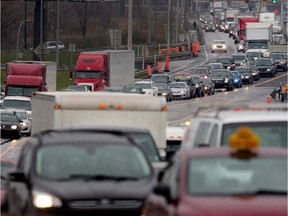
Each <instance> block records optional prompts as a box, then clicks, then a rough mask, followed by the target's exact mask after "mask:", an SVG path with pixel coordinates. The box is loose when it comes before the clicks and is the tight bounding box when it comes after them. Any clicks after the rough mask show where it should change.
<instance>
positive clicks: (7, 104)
mask: <svg viewBox="0 0 288 216" xmlns="http://www.w3.org/2000/svg"><path fill="white" fill-rule="evenodd" d="M2 107H3V108H4V109H9V108H11V109H25V110H31V102H30V101H24V100H8V99H7V100H5V99H4V100H3V104H2Z"/></svg>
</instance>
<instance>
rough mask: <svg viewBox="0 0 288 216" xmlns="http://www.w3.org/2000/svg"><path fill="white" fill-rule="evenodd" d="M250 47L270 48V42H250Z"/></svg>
mask: <svg viewBox="0 0 288 216" xmlns="http://www.w3.org/2000/svg"><path fill="white" fill-rule="evenodd" d="M248 49H268V43H249V44H248Z"/></svg>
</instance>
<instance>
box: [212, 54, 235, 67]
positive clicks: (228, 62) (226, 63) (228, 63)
mask: <svg viewBox="0 0 288 216" xmlns="http://www.w3.org/2000/svg"><path fill="white" fill-rule="evenodd" d="M216 63H222V65H223V67H224V68H225V69H230V70H233V69H234V68H235V66H236V65H235V61H234V59H233V58H232V57H220V58H217V60H216Z"/></svg>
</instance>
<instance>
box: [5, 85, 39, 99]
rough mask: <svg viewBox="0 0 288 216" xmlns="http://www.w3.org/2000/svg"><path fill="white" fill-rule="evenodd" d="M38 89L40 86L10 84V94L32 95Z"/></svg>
mask: <svg viewBox="0 0 288 216" xmlns="http://www.w3.org/2000/svg"><path fill="white" fill-rule="evenodd" d="M35 91H38V87H18V86H8V95H10V96H25V97H31V96H32V93H33V92H35Z"/></svg>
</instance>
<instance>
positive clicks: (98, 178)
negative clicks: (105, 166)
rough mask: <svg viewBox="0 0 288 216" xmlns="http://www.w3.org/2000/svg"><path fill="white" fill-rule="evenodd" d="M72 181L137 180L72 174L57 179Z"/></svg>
mask: <svg viewBox="0 0 288 216" xmlns="http://www.w3.org/2000/svg"><path fill="white" fill-rule="evenodd" d="M72 179H83V180H97V181H105V180H113V181H126V180H131V181H136V180H138V179H139V178H136V177H127V176H109V175H84V174H73V175H70V176H69V177H68V178H63V179H61V178H60V179H57V180H58V181H67V180H72Z"/></svg>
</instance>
